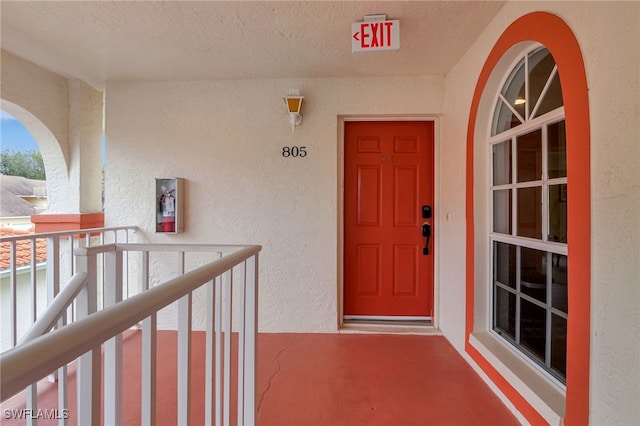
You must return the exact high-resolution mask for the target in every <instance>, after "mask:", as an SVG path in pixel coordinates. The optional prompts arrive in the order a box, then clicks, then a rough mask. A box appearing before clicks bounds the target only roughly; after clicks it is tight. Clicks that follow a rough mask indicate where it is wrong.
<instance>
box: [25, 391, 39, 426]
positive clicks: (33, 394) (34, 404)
mask: <svg viewBox="0 0 640 426" xmlns="http://www.w3.org/2000/svg"><path fill="white" fill-rule="evenodd" d="M26 393H27V395H26V397H27V403H26V408H27V410H31V411H29V412H30V413H36V412H37V411H38V384H37V383H34V384H31V385H29V386H28V387H27V391H26ZM37 425H38V417H37V416H27V426H37Z"/></svg>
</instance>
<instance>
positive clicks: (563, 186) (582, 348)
mask: <svg viewBox="0 0 640 426" xmlns="http://www.w3.org/2000/svg"><path fill="white" fill-rule="evenodd" d="M590 128H591V126H590V118H589V92H588V86H587V78H586V73H585V68H584V61H583V58H582V53H581V50H580V46H579V44H578V41H577V39H576V37H575V36H574V34H573V32H572V31H571V29H570V28H569V26H568V25H567V24H566V23H565V22H564V21H563V20H562V19H561V18H559V17H558V16H556V15H553V14H550V13H547V12H532V13H529V14H527V15H524V16H521V17H520V18H518V19H516V20H515V21H513V22H512V23H511V24H510V25H509V26H508V27H507V28H506V29H505V31H504V32H503V33H502V35H501V36H500V37H499V38H498V40H497V41H496V43H495V44H494V46H493V48H492V49H491V51H490V52H489V55H488V56H487V59H486V61H485V63H484V65H483V67H482V70H481V71H480V74H479V76H478V81H477V83H476V88H475V91H474V94H473V98H472V102H471V108H470V113H469V123H468V129H467V130H468V131H467V163H466V167H467V189H466V193H467V210H466V213H467V218H468V221H467V229H466V238H467V245H466V247H467V259H466V278H467V279H466V284H467V285H466V324H465V328H466V334H467V340H466V341H465V352H466V353H467V354H469V356H470V357H471V359H473V360H474V362H475V363H476V364H477V365H478V366H479V368H480V369H482V371H483V372H484V373H485V374H486V375H487V376H488V377H489V378H490V380H491V381H492V382H493V383H494V384H495V385H496V386H497V387H498V389H500V391H501V392H502V393H503V395H505V397H506V398H508V399H509V401H510V402H511V403H513V405H514V406H515V407H516V409H517V410H518V411H519V412H520V413H521V414H522V416H523V417H524V418H525V419H526V421H527V422H529V423H531V424H543V423H550V424H559V423H560V422H564V424H566V425H573V424H580V425H581V424H588V423H589V401H590V387H589V377H590V375H589V371H590V338H591V336H590V321H591V317H590V309H591V308H590V307H591V290H590V287H591V214H590V211H591V201H590V200H591V198H590V182H591V175H590V145H591V135H590ZM568 194H570V196H568ZM565 211H566V213H565ZM563 345H564V346H565V347H566V349H563V348H562V346H563ZM516 354H519V355H521V356H514V355H516ZM541 369H542V370H544V371H543V373H542V374H538V373H540V370H541ZM536 370H538V371H536ZM544 375H546V376H547V380H544V379H542V376H544ZM562 383H565V384H566V386H562Z"/></svg>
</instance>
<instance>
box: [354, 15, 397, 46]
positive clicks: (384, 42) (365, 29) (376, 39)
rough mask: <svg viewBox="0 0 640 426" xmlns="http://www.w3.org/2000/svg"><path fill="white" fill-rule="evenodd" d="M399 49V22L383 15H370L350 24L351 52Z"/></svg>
mask: <svg viewBox="0 0 640 426" xmlns="http://www.w3.org/2000/svg"><path fill="white" fill-rule="evenodd" d="M398 49H400V21H398V20H393V21H387V20H386V16H385V15H370V17H365V20H364V22H354V23H353V24H351V52H352V53H353V52H370V51H375V50H398Z"/></svg>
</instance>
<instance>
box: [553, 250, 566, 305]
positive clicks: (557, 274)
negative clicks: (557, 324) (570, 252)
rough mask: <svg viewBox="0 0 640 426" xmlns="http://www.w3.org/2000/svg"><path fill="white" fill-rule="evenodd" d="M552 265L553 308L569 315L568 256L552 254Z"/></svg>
mask: <svg viewBox="0 0 640 426" xmlns="http://www.w3.org/2000/svg"><path fill="white" fill-rule="evenodd" d="M551 265H552V267H551V275H552V279H551V306H553V307H554V308H556V309H558V310H561V311H562V312H564V313H568V312H569V309H568V307H569V304H568V303H567V298H568V297H567V283H568V281H567V256H563V255H561V254H551Z"/></svg>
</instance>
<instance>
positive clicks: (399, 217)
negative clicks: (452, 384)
mask: <svg viewBox="0 0 640 426" xmlns="http://www.w3.org/2000/svg"><path fill="white" fill-rule="evenodd" d="M433 135H434V131H433V122H406V121H396V122H371V121H362V122H346V123H345V149H344V150H345V156H344V157H345V159H344V177H345V182H344V186H345V188H344V315H362V316H420V317H431V316H432V313H433V247H434V242H433V237H432V238H431V242H430V246H429V251H428V254H424V252H423V249H424V247H425V240H426V238H425V237H423V235H422V229H423V224H424V223H427V224H428V225H427V226H429V227H431V228H430V229H433V218H432V217H431V218H425V217H423V216H428V214H423V206H429V207H430V208H431V209H433V139H434V138H433Z"/></svg>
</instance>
